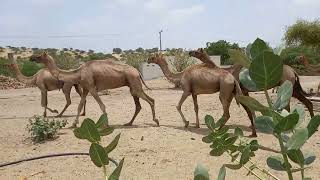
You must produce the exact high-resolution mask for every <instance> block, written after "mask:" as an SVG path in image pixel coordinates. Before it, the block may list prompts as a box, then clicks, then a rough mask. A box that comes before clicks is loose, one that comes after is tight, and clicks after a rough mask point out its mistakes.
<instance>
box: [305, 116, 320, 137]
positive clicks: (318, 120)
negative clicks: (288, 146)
mask: <svg viewBox="0 0 320 180" xmlns="http://www.w3.org/2000/svg"><path fill="white" fill-rule="evenodd" d="M319 125H320V116H319V115H316V116H313V118H311V119H310V121H309V124H308V126H307V129H308V138H310V137H311V136H312V135H313V134H314V133H315V132H316V131H317V129H318V127H319Z"/></svg>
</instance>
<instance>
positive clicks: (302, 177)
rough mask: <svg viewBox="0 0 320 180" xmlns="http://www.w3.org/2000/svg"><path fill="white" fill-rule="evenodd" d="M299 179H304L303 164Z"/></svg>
mask: <svg viewBox="0 0 320 180" xmlns="http://www.w3.org/2000/svg"><path fill="white" fill-rule="evenodd" d="M301 179H302V180H303V179H304V164H301Z"/></svg>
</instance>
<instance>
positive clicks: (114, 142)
mask: <svg viewBox="0 0 320 180" xmlns="http://www.w3.org/2000/svg"><path fill="white" fill-rule="evenodd" d="M119 139H120V134H118V135H117V136H116V137H115V138H114V139H113V141H112V142H111V143H110V144H109V145H108V146H107V147H105V148H104V149H105V151H106V153H107V154H109V153H110V152H111V151H112V150H114V148H116V147H117V145H118V142H119Z"/></svg>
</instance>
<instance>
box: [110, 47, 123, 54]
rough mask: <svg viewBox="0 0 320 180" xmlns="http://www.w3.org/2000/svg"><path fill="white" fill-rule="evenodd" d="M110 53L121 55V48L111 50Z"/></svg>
mask: <svg viewBox="0 0 320 180" xmlns="http://www.w3.org/2000/svg"><path fill="white" fill-rule="evenodd" d="M112 52H113V53H114V54H121V53H122V49H121V48H113V50H112Z"/></svg>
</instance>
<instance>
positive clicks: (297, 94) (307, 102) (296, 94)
mask: <svg viewBox="0 0 320 180" xmlns="http://www.w3.org/2000/svg"><path fill="white" fill-rule="evenodd" d="M292 97H295V98H297V99H298V100H299V101H300V102H302V104H304V105H305V106H306V107H307V108H308V111H309V113H310V116H311V117H313V116H314V113H313V104H312V102H311V101H310V100H309V99H307V98H306V97H305V96H304V95H303V94H302V93H301V92H299V91H295V90H293V93H292Z"/></svg>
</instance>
